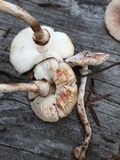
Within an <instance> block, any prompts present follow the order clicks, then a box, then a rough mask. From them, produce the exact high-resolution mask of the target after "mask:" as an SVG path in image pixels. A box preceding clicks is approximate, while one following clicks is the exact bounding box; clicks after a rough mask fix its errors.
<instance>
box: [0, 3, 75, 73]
mask: <svg viewBox="0 0 120 160" xmlns="http://www.w3.org/2000/svg"><path fill="white" fill-rule="evenodd" d="M0 11H4V12H7V13H9V14H12V15H14V16H15V17H17V18H18V19H22V20H23V21H24V22H26V23H27V24H28V25H29V26H30V27H31V28H26V29H23V30H22V31H20V32H19V33H18V34H17V36H16V37H15V38H14V40H13V42H12V44H11V50H10V61H11V64H12V65H13V67H14V68H15V70H16V71H17V72H18V73H19V74H22V73H24V72H27V71H29V70H31V69H32V68H33V67H34V65H35V64H37V63H38V62H40V61H42V60H43V59H45V58H48V57H56V58H57V59H60V60H61V59H62V58H63V59H65V58H67V57H69V56H72V55H73V54H74V46H73V43H72V41H71V39H70V38H69V37H68V35H67V34H65V33H63V32H55V31H54V29H53V28H51V27H48V26H40V24H39V23H38V22H37V20H36V19H35V18H34V17H32V16H31V15H30V14H29V13H28V12H26V11H25V10H24V9H22V8H20V7H18V6H16V5H14V4H11V3H9V2H5V1H3V0H0ZM21 53H22V56H21Z"/></svg>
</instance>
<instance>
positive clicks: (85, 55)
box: [65, 51, 109, 160]
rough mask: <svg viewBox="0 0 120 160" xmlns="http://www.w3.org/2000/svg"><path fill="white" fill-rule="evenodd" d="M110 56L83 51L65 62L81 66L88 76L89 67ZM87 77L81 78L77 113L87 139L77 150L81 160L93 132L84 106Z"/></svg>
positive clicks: (84, 73) (82, 72)
mask: <svg viewBox="0 0 120 160" xmlns="http://www.w3.org/2000/svg"><path fill="white" fill-rule="evenodd" d="M108 57H109V54H106V53H101V52H98V53H92V52H90V51H82V52H80V53H78V54H76V55H74V56H72V57H69V58H67V59H66V60H65V61H66V62H68V63H69V64H70V65H71V66H75V65H80V66H82V69H81V70H80V72H81V75H86V74H87V72H88V65H92V66H96V65H99V64H101V63H103V62H104V61H105V60H106V59H107V58H108ZM86 81H87V76H85V77H83V78H81V82H80V87H79V93H78V100H77V111H78V114H79V117H80V120H81V122H82V124H83V126H84V129H85V139H84V140H83V141H82V142H81V144H80V145H79V146H78V147H76V148H75V156H76V158H77V159H79V160H83V159H84V158H85V154H86V151H87V148H88V145H89V143H90V139H91V135H92V131H91V127H90V123H89V121H88V118H87V114H86V111H85V106H84V95H85V86H86Z"/></svg>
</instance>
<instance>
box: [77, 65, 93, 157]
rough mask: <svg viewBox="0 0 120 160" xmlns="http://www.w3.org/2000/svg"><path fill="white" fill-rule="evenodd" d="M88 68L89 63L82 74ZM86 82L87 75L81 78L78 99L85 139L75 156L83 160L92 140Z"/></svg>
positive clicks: (78, 109) (83, 73) (82, 71)
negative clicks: (85, 100) (86, 107)
mask: <svg viewBox="0 0 120 160" xmlns="http://www.w3.org/2000/svg"><path fill="white" fill-rule="evenodd" d="M87 70H88V65H85V66H83V67H82V70H81V74H82V75H85V74H86V71H87ZM86 82H87V77H83V78H81V84H80V87H79V93H78V100H77V111H78V115H79V117H80V120H81V122H82V124H83V126H84V129H85V139H84V141H82V142H81V144H80V145H79V146H77V147H76V148H75V156H76V158H77V159H79V160H83V159H84V158H85V154H86V151H87V148H88V145H89V142H90V138H91V135H92V132H91V127H90V123H89V121H88V118H87V114H86V110H85V106H84V95H85V86H86Z"/></svg>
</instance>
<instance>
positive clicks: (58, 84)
mask: <svg viewBox="0 0 120 160" xmlns="http://www.w3.org/2000/svg"><path fill="white" fill-rule="evenodd" d="M34 76H35V78H36V79H37V81H33V82H32V83H16V84H0V92H12V91H25V92H29V99H30V100H34V101H33V102H32V103H31V107H32V109H33V111H34V113H35V114H36V116H38V117H39V118H40V119H42V120H43V121H49V122H55V121H57V120H58V119H59V117H60V118H63V117H66V116H67V115H68V114H70V112H71V111H72V109H73V107H74V105H75V103H76V100H77V85H76V77H75V74H74V72H73V70H72V68H71V67H70V66H69V65H68V64H67V63H65V62H58V61H57V60H56V59H55V58H48V59H46V60H43V61H42V62H40V63H38V64H37V65H36V66H35V68H34ZM33 92H34V93H33Z"/></svg>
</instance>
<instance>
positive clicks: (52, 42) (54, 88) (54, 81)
mask: <svg viewBox="0 0 120 160" xmlns="http://www.w3.org/2000/svg"><path fill="white" fill-rule="evenodd" d="M113 1H117V0H113ZM0 10H1V11H4V12H7V13H9V14H12V15H14V16H16V17H17V18H20V19H22V20H23V21H24V22H26V23H27V24H28V25H29V27H28V28H25V29H23V30H22V31H20V32H19V33H18V34H17V36H16V37H15V38H14V39H13V41H12V44H11V50H10V62H11V64H12V65H13V67H14V69H15V70H16V71H17V72H18V73H19V74H23V73H25V72H27V71H30V70H31V69H33V74H34V78H35V80H34V81H32V82H31V83H13V84H0V92H13V91H24V92H28V98H29V100H32V102H31V107H32V110H33V111H34V113H35V114H36V116H38V117H39V118H40V119H42V120H43V121H47V122H55V121H58V120H59V118H63V117H66V116H67V115H68V114H70V113H71V111H72V109H73V107H74V106H75V104H76V102H77V111H78V114H79V116H80V119H81V122H82V124H83V126H84V128H85V139H84V141H83V142H82V144H81V145H80V146H78V147H76V149H75V156H76V158H77V159H79V160H83V159H84V158H85V153H86V150H87V148H88V145H89V142H90V138H91V134H92V132H91V127H90V124H89V121H88V118H87V115H86V111H85V107H84V95H85V86H86V81H87V76H85V77H83V78H81V83H80V88H79V89H77V85H76V76H75V74H74V72H73V70H72V68H71V67H72V66H75V65H80V66H81V67H82V69H81V71H80V72H81V75H86V73H87V72H88V65H93V66H95V65H99V64H101V63H103V62H104V61H105V60H106V59H107V58H108V57H109V55H108V54H106V53H92V52H90V51H82V52H80V53H78V54H76V55H74V46H73V43H72V41H71V39H70V38H69V37H68V35H66V34H65V33H62V32H55V31H54V29H53V28H51V27H48V26H40V24H39V23H38V22H37V20H36V19H35V18H34V17H32V16H31V15H30V14H29V13H28V12H26V11H25V10H24V9H22V8H20V7H18V6H16V5H13V4H11V3H8V2H5V1H3V0H0ZM106 19H107V18H106ZM78 91H79V92H78Z"/></svg>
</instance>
